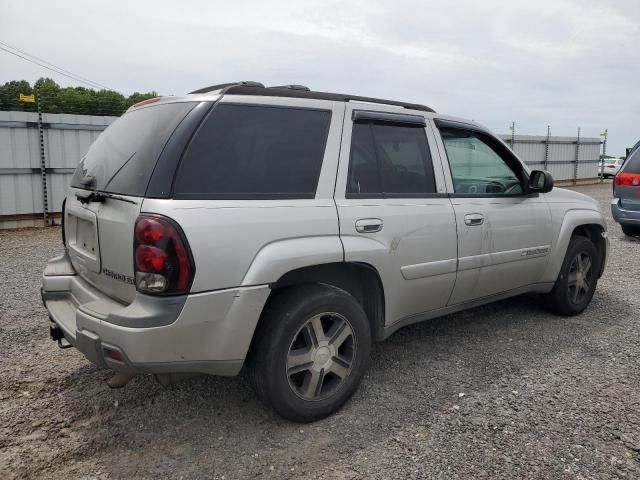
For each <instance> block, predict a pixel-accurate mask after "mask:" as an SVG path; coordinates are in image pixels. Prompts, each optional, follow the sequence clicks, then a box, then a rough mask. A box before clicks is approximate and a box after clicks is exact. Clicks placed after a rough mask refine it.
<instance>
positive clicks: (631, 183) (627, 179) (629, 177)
mask: <svg viewBox="0 0 640 480" xmlns="http://www.w3.org/2000/svg"><path fill="white" fill-rule="evenodd" d="M615 184H616V186H618V187H625V186H626V187H637V186H640V173H627V172H619V173H618V174H617V175H616V180H615Z"/></svg>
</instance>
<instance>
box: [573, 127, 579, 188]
mask: <svg viewBox="0 0 640 480" xmlns="http://www.w3.org/2000/svg"><path fill="white" fill-rule="evenodd" d="M579 159H580V127H578V138H577V139H576V159H575V160H576V163H575V165H574V166H573V184H574V185H577V184H578V165H579V164H578V160H579Z"/></svg>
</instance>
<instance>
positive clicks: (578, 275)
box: [567, 252, 593, 304]
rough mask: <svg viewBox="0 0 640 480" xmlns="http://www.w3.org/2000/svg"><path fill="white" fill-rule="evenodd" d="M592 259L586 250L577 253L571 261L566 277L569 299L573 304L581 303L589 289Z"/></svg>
mask: <svg viewBox="0 0 640 480" xmlns="http://www.w3.org/2000/svg"><path fill="white" fill-rule="evenodd" d="M592 266H593V261H592V259H591V256H590V255H589V254H588V253H587V252H580V253H578V254H577V255H576V256H575V257H574V258H573V260H572V261H571V266H570V267H569V278H568V282H567V285H568V292H567V293H568V295H569V300H571V301H572V302H573V303H574V304H579V303H581V302H582V301H583V300H584V298H585V296H586V295H587V294H588V293H589V290H590V289H591V283H592V282H593V269H592V268H591V267H592Z"/></svg>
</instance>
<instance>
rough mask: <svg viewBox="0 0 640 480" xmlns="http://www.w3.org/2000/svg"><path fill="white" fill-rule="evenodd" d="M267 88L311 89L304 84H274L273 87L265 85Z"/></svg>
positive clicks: (307, 90) (306, 90)
mask: <svg viewBox="0 0 640 480" xmlns="http://www.w3.org/2000/svg"><path fill="white" fill-rule="evenodd" d="M267 88H287V89H289V90H304V91H305V92H310V91H311V89H310V88H309V87H307V86H305V85H296V84H293V85H274V86H273V87H267Z"/></svg>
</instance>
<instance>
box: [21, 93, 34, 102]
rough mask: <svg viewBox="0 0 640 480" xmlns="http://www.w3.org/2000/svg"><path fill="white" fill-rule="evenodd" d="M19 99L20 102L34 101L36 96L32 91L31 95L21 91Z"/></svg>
mask: <svg viewBox="0 0 640 480" xmlns="http://www.w3.org/2000/svg"><path fill="white" fill-rule="evenodd" d="M19 100H20V101H21V102H27V103H36V96H35V95H34V94H33V93H32V94H31V95H25V94H24V93H21V94H20V97H19Z"/></svg>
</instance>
